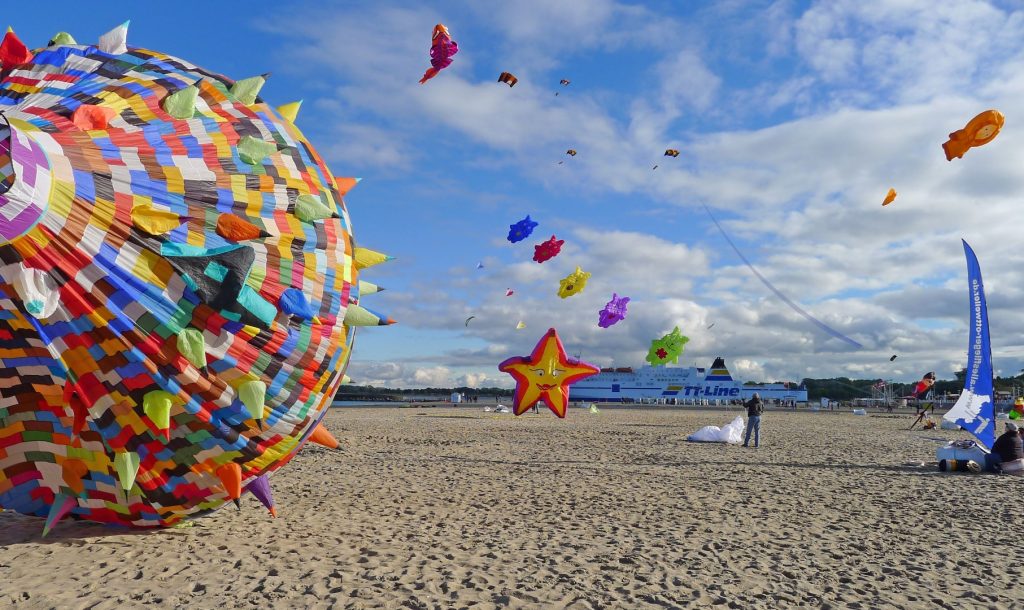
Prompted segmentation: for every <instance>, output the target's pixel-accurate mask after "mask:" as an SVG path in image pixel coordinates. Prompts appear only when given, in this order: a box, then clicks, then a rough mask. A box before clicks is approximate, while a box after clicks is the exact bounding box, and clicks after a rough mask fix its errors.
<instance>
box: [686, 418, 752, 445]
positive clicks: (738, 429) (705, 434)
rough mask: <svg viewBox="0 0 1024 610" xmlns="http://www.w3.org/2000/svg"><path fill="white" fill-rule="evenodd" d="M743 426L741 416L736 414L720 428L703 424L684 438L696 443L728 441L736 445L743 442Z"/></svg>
mask: <svg viewBox="0 0 1024 610" xmlns="http://www.w3.org/2000/svg"><path fill="white" fill-rule="evenodd" d="M744 426H745V424H744V423H743V417H741V416H739V415H737V416H736V419H734V420H732V421H731V422H730V423H728V424H726V425H725V426H723V427H721V428H719V427H718V426H704V427H703V428H701V429H700V430H697V431H696V432H694V433H693V434H691V435H690V436H688V437H686V440H688V441H695V442H698V443H729V444H730V445H738V444H740V443H742V442H743V428H744Z"/></svg>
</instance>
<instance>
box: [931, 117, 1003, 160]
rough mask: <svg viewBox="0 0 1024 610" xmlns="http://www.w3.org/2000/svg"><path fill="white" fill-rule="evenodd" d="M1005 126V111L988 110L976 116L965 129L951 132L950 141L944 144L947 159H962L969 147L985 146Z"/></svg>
mask: <svg viewBox="0 0 1024 610" xmlns="http://www.w3.org/2000/svg"><path fill="white" fill-rule="evenodd" d="M1002 128H1003V113H1002V112H999V111H998V110H986V111H985V112H982V113H981V114H979V115H978V116H976V117H974V118H973V119H971V120H970V122H968V123H967V126H966V127H964V128H963V129H960V130H957V131H954V132H953V133H951V134H949V141H948V142H945V143H944V144H943V145H942V150H944V151H946V161H952V160H953V158H954V157H956V158H957V159H960V158H962V157H963V156H964V153H965V152H967V151H968V149H971V148H974V147H975V146H984V145H985V144H988V143H989V142H991V141H992V140H994V139H995V137H996V136H997V135H999V130H1000V129H1002Z"/></svg>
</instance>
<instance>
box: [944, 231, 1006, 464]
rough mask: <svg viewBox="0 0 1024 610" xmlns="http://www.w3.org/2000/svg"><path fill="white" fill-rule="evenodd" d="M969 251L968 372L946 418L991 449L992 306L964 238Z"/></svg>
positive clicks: (976, 258) (978, 266) (992, 412)
mask: <svg viewBox="0 0 1024 610" xmlns="http://www.w3.org/2000/svg"><path fill="white" fill-rule="evenodd" d="M964 254H966V255H967V286H968V294H969V296H970V312H971V314H970V329H969V330H970V332H969V333H968V336H969V337H970V339H969V342H968V344H967V376H966V378H965V379H964V391H963V393H962V394H960V398H959V399H958V400H957V401H956V404H955V405H953V408H952V409H950V410H949V412H948V413H946V414H945V415H943V416H942V418H943V419H945V420H948V421H951V422H956V423H957V424H959V425H960V426H961V427H962V428H963V429H964V430H967V431H968V432H970V433H971V434H973V435H974V436H976V437H977V438H978V440H979V441H981V444H982V445H984V446H985V447H986V448H988V449H991V448H992V444H993V443H994V442H995V440H996V423H995V404H994V403H993V400H992V399H993V396H992V344H991V343H990V341H989V336H988V310H987V309H986V308H985V287H984V285H983V284H982V283H981V266H980V265H978V257H977V256H975V255H974V250H971V247H970V246H969V245H968V244H967V242H966V241H965V242H964Z"/></svg>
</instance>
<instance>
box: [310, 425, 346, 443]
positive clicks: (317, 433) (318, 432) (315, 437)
mask: <svg viewBox="0 0 1024 610" xmlns="http://www.w3.org/2000/svg"><path fill="white" fill-rule="evenodd" d="M309 440H310V442H312V443H316V444H317V445H322V446H324V447H327V448H328V449H337V448H338V446H339V445H340V444H341V443H339V442H338V439H336V438H334V435H333V434H331V433H330V432H328V431H327V428H324V425H323V424H318V425H317V427H316V428H314V429H313V434H310V435H309Z"/></svg>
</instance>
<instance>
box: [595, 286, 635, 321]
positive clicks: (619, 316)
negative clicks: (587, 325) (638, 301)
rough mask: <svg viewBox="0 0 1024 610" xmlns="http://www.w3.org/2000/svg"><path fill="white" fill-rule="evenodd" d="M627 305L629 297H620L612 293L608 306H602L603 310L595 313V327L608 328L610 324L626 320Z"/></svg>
mask: <svg viewBox="0 0 1024 610" xmlns="http://www.w3.org/2000/svg"><path fill="white" fill-rule="evenodd" d="M628 303H629V297H620V296H619V295H618V294H616V293H614V292H613V293H612V300H610V301H608V304H607V305H605V306H604V309H602V310H601V311H599V312H597V315H598V320H597V325H598V326H600V327H601V328H608V327H609V326H611V325H612V324H615V323H616V322H619V321H621V320H625V319H626V305H627V304H628Z"/></svg>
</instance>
